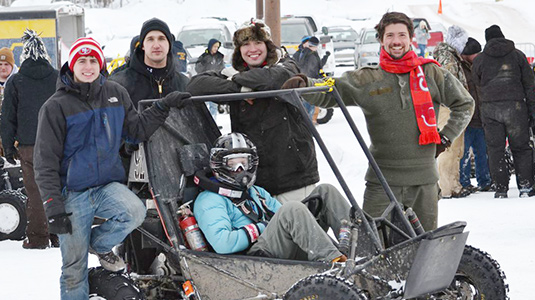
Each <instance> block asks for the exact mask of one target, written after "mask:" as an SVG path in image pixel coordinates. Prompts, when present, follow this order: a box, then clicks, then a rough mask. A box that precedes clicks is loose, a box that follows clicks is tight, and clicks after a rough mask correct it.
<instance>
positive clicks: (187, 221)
mask: <svg viewBox="0 0 535 300" xmlns="http://www.w3.org/2000/svg"><path fill="white" fill-rule="evenodd" d="M179 214H180V217H179V222H178V225H179V226H180V229H181V230H182V234H184V237H185V238H186V241H187V243H188V245H189V248H190V249H192V250H196V251H208V246H207V244H206V240H205V239H204V235H203V234H202V232H201V230H200V229H199V225H197V220H195V217H194V216H193V213H192V212H191V210H190V209H189V207H186V208H181V209H180V211H179Z"/></svg>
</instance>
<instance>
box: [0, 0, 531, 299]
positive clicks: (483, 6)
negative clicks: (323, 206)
mask: <svg viewBox="0 0 535 300" xmlns="http://www.w3.org/2000/svg"><path fill="white" fill-rule="evenodd" d="M17 2H18V4H19V5H23V4H32V5H37V4H42V3H46V2H49V1H47V0H18V1H17ZM117 2H118V1H117ZM123 2H124V3H128V4H127V5H126V6H125V7H124V8H122V9H115V8H113V9H111V8H110V9H86V27H88V28H89V29H90V30H91V32H92V34H91V35H92V36H93V37H95V38H96V39H97V40H98V41H99V42H101V44H104V45H107V47H106V48H107V49H105V51H107V52H106V54H107V55H108V56H117V55H123V54H124V53H125V52H126V50H127V49H128V46H129V43H130V38H131V37H132V36H134V35H137V34H139V31H140V28H141V24H142V23H143V21H145V20H147V19H149V18H151V17H158V18H161V19H163V20H165V21H166V22H167V23H168V24H169V26H170V27H171V31H172V32H173V33H174V34H176V33H177V32H178V30H179V29H180V27H181V26H182V25H184V24H186V23H187V22H188V20H190V19H193V18H199V17H203V16H218V17H220V16H224V17H228V18H229V19H232V20H235V21H236V22H237V23H238V24H241V23H242V22H243V21H245V20H247V19H248V18H250V17H252V16H254V14H255V3H256V1H254V0H226V1H225V5H221V1H219V0H201V1H191V0H185V1H184V3H182V4H179V3H178V2H179V1H176V0H151V1H148V0H123ZM281 2H282V3H281V13H282V14H301V15H304V14H313V15H315V16H316V17H318V18H322V19H324V20H325V22H326V23H328V24H329V25H334V24H337V23H345V24H347V23H348V22H349V21H347V20H345V19H342V18H355V19H362V18H370V20H368V21H367V22H368V24H370V25H374V24H375V23H376V22H377V20H378V19H379V18H380V16H381V15H382V14H383V13H384V12H385V11H387V10H390V11H392V10H396V11H403V12H405V13H407V14H409V15H410V16H414V17H416V16H418V17H421V16H423V17H426V18H427V19H428V20H429V21H431V22H442V23H443V24H444V25H445V26H446V27H448V26H450V25H452V24H457V25H459V26H461V27H463V28H465V29H466V30H467V31H468V33H469V34H470V35H471V36H473V37H475V38H476V39H478V40H479V41H480V42H481V43H482V44H484V42H485V41H484V30H485V28H487V27H488V26H490V25H492V24H498V25H500V26H501V27H502V30H503V32H504V34H505V36H506V37H507V38H511V39H513V40H514V41H515V42H517V43H520V42H522V43H533V42H535V36H533V35H535V30H534V29H535V19H533V18H532V17H531V15H530V11H531V9H530V7H531V5H532V1H530V0H504V1H501V2H495V0H478V1H471V0H464V1H463V0H444V1H442V5H443V7H442V8H443V14H442V15H438V14H437V9H438V2H439V1H438V0H412V1H411V0H406V1H399V0H398V1H394V0H382V1H381V0H380V1H368V0H330V1H327V0H308V1H303V0H295V1H281ZM350 23H351V24H353V26H362V22H350ZM366 26H369V25H366ZM349 69H351V68H348V67H345V68H338V69H337V74H336V75H337V76H339V75H341V73H342V72H343V71H346V70H349ZM350 112H351V115H352V117H353V118H354V119H355V121H356V124H357V126H359V129H360V131H361V133H362V134H363V135H364V137H365V139H366V140H367V141H368V139H367V133H366V127H365V122H364V119H363V115H362V113H361V112H360V110H359V109H358V108H350ZM218 122H219V123H221V125H223V126H224V129H223V131H228V130H229V129H228V128H229V124H228V117H226V116H224V115H220V117H219V118H218ZM317 128H318V130H319V131H320V133H321V134H322V136H323V138H324V140H325V142H326V144H327V145H328V147H329V150H330V152H331V154H332V155H333V157H334V159H335V161H336V163H337V164H338V166H339V168H340V170H341V172H342V174H343V176H344V177H345V179H346V181H347V182H348V184H349V186H350V188H351V191H352V193H353V195H354V196H355V198H356V199H357V201H359V203H361V202H362V194H363V191H364V179H363V178H364V174H365V172H366V168H367V165H368V164H367V161H366V159H365V156H364V154H363V153H362V151H361V150H360V147H359V145H358V143H357V142H356V140H355V139H354V138H353V134H352V132H351V131H350V130H349V128H348V127H347V125H346V123H345V121H344V119H343V116H342V113H341V111H340V110H336V111H335V115H334V117H333V119H332V120H331V121H330V122H329V123H328V124H325V125H321V126H319V127H317ZM318 157H320V158H319V161H320V164H319V168H320V173H321V181H322V182H329V183H333V184H337V183H336V179H335V177H334V175H333V174H332V172H331V171H330V169H329V167H328V165H327V163H326V161H325V159H323V156H322V155H321V154H320V151H319V149H318ZM474 184H475V182H474ZM509 197H510V198H508V199H494V198H493V194H492V193H476V194H474V195H471V196H469V197H467V198H463V199H448V200H441V201H440V202H439V225H443V224H447V223H450V222H453V221H458V220H461V221H466V222H467V223H468V226H467V231H470V235H469V238H468V243H469V244H470V245H473V246H475V247H478V248H481V249H483V250H484V251H487V252H489V253H490V254H491V255H492V257H493V258H495V259H496V260H497V261H498V262H499V263H500V265H501V267H502V269H503V270H504V272H505V274H506V275H507V279H508V280H507V282H508V283H509V285H510V298H511V299H512V300H523V299H531V297H532V296H531V294H532V293H531V292H530V284H531V279H533V275H532V271H533V270H534V269H535V259H534V258H533V255H532V253H531V252H532V251H533V249H535V238H534V236H535V219H534V218H532V214H533V211H535V199H534V198H522V199H521V198H518V190H517V189H516V184H515V182H514V177H513V179H512V181H511V184H510V191H509ZM89 264H90V266H96V265H98V262H97V260H96V258H95V257H94V256H90V261H89ZM0 266H1V270H0V282H1V287H2V288H0V299H22V300H26V299H28V300H29V299H43V300H47V299H59V276H60V268H61V256H60V251H59V249H47V250H33V251H30V250H24V249H22V247H21V242H17V241H2V242H0Z"/></svg>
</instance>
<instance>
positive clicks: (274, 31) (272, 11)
mask: <svg viewBox="0 0 535 300" xmlns="http://www.w3.org/2000/svg"><path fill="white" fill-rule="evenodd" d="M265 7H266V25H267V26H269V28H270V29H271V38H272V40H273V43H275V45H277V46H278V47H280V45H281V6H280V0H265Z"/></svg>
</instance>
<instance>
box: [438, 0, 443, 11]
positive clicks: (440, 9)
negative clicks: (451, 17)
mask: <svg viewBox="0 0 535 300" xmlns="http://www.w3.org/2000/svg"><path fill="white" fill-rule="evenodd" d="M438 14H439V15H441V14H442V0H438Z"/></svg>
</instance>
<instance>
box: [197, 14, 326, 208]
mask: <svg viewBox="0 0 535 300" xmlns="http://www.w3.org/2000/svg"><path fill="white" fill-rule="evenodd" d="M233 40H234V46H235V49H234V53H233V56H232V67H233V68H226V69H223V71H221V72H219V73H216V72H207V73H203V74H199V75H197V76H194V77H193V78H192V79H191V81H190V83H189V85H188V88H187V90H188V91H189V92H191V93H192V94H194V95H202V94H208V95H213V94H222V93H239V92H240V91H266V90H276V89H280V87H281V86H282V84H283V83H284V82H285V81H286V80H287V79H289V78H290V77H291V76H293V75H294V74H296V73H297V70H298V69H297V66H296V65H295V63H293V62H292V61H285V62H283V63H279V57H278V55H277V47H276V46H275V44H274V43H273V41H272V40H271V35H270V33H269V28H268V27H267V26H266V25H264V24H263V23H260V22H257V23H251V24H247V25H245V26H243V27H242V28H240V29H238V30H237V31H236V32H235V33H234V38H233ZM230 119H231V122H232V131H233V132H242V133H245V134H246V135H247V136H248V137H249V138H250V139H251V140H252V141H253V143H254V144H255V145H256V146H257V148H258V155H259V158H260V161H261V163H260V166H259V168H258V172H257V180H256V182H257V183H258V184H259V185H261V186H262V187H264V188H265V189H266V190H267V191H269V192H270V193H271V194H272V195H275V197H276V198H277V200H279V201H280V202H282V203H284V202H286V201H288V200H296V201H301V200H302V199H304V198H305V197H306V196H308V194H309V193H310V192H311V191H312V189H313V188H314V184H315V183H316V182H318V181H319V173H318V166H317V161H316V152H315V148H314V142H313V140H312V136H311V135H310V133H309V132H308V131H307V129H306V127H305V124H304V122H303V120H302V118H301V116H300V114H299V112H298V111H297V109H296V108H295V107H293V106H292V105H290V104H288V103H285V102H282V101H279V100H277V99H275V98H267V99H247V100H242V101H233V102H231V103H230Z"/></svg>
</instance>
